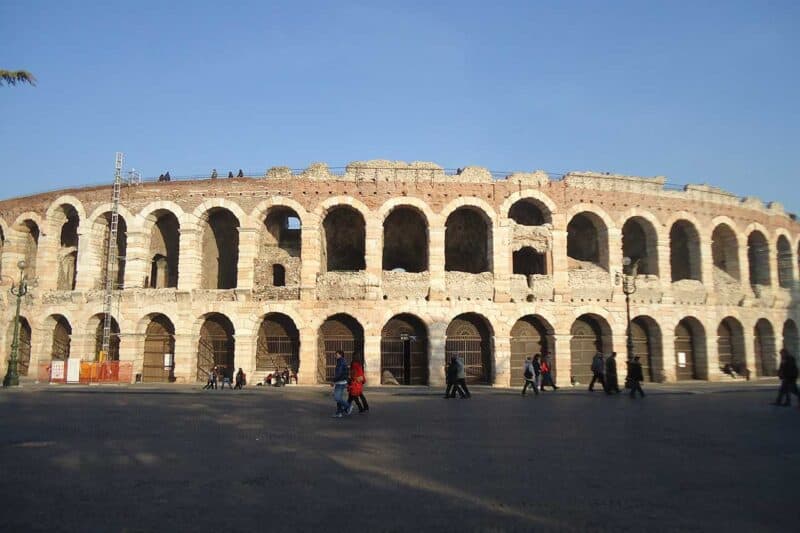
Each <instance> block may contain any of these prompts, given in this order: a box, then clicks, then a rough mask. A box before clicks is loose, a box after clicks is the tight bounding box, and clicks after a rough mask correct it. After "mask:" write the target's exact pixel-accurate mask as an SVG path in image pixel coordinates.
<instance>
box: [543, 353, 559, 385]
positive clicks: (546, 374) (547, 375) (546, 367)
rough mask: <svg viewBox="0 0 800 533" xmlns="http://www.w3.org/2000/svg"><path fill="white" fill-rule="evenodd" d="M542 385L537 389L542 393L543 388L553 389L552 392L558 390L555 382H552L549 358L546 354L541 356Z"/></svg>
mask: <svg viewBox="0 0 800 533" xmlns="http://www.w3.org/2000/svg"><path fill="white" fill-rule="evenodd" d="M541 368H542V385H541V387H539V390H540V391H542V392H544V388H545V387H553V390H558V387H557V386H556V382H555V381H553V371H552V369H551V368H550V358H549V357H548V355H547V354H546V353H544V354H542V362H541Z"/></svg>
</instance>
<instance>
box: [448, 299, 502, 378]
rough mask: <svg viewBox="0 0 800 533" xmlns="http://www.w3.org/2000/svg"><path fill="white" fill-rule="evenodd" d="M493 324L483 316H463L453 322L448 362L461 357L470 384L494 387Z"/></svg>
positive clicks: (449, 337)
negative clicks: (492, 385) (491, 385)
mask: <svg viewBox="0 0 800 533" xmlns="http://www.w3.org/2000/svg"><path fill="white" fill-rule="evenodd" d="M493 335H494V333H493V330H492V326H491V323H490V322H489V321H488V320H487V319H486V317H484V316H483V315H481V314H478V313H463V314H460V315H458V316H456V317H455V318H453V320H451V321H450V324H448V326H447V330H446V331H445V349H444V351H445V361H446V362H448V363H449V362H450V360H451V359H452V357H453V356H456V355H457V356H459V357H461V360H462V361H463V362H464V368H465V370H466V375H467V377H466V380H467V383H473V384H475V383H483V384H491V383H492V378H493V376H492V363H493V359H494V350H493V346H492V345H493V342H492V337H493Z"/></svg>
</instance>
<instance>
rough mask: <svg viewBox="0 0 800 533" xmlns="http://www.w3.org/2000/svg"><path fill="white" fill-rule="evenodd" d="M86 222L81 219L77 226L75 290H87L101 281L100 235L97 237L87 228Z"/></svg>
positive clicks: (101, 249)
mask: <svg viewBox="0 0 800 533" xmlns="http://www.w3.org/2000/svg"><path fill="white" fill-rule="evenodd" d="M88 227H89V226H88V222H87V221H85V220H81V222H80V225H79V226H78V257H77V260H76V264H75V290H76V291H88V290H91V289H94V288H95V287H96V285H98V280H100V283H102V279H103V269H104V268H105V260H106V258H105V256H104V255H103V248H104V243H103V239H102V236H101V237H100V238H99V239H98V238H97V236H96V235H93V233H92V232H91V231H89V229H88Z"/></svg>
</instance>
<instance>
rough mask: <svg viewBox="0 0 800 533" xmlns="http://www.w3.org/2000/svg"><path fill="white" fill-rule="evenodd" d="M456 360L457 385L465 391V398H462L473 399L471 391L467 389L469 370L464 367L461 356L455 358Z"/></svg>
mask: <svg viewBox="0 0 800 533" xmlns="http://www.w3.org/2000/svg"><path fill="white" fill-rule="evenodd" d="M455 359H456V384H457V385H458V386H459V387H461V390H462V391H464V396H462V397H461V398H466V399H469V398H472V394H470V392H469V389H468V388H467V369H466V367H465V366H464V360H463V359H461V357H460V356H459V355H456V356H455Z"/></svg>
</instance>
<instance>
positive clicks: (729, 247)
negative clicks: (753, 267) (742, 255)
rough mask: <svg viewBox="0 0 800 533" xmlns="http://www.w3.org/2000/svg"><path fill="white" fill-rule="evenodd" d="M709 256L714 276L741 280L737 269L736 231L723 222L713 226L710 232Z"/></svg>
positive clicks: (737, 243)
mask: <svg viewBox="0 0 800 533" xmlns="http://www.w3.org/2000/svg"><path fill="white" fill-rule="evenodd" d="M711 257H712V259H713V262H714V276H715V277H719V276H720V275H723V276H722V277H726V276H724V275H727V277H728V278H729V279H732V280H735V281H737V282H738V281H741V273H740V269H739V242H738V240H737V239H736V232H735V231H734V230H733V229H732V228H731V226H729V225H728V224H727V223H725V222H721V223H719V224H717V225H716V227H714V231H713V232H712V233H711Z"/></svg>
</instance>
